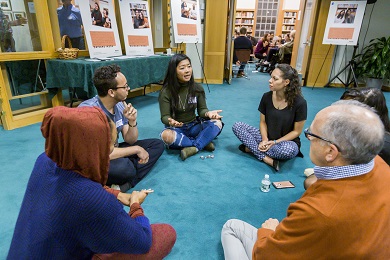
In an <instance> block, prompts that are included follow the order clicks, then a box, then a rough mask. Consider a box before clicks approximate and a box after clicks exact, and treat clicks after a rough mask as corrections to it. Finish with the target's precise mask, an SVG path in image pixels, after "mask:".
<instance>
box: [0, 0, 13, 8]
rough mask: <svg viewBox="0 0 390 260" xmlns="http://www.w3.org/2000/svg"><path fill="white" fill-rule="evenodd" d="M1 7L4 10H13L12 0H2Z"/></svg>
mask: <svg viewBox="0 0 390 260" xmlns="http://www.w3.org/2000/svg"><path fill="white" fill-rule="evenodd" d="M0 7H1V9H2V10H3V11H11V10H12V8H11V2H10V0H0Z"/></svg>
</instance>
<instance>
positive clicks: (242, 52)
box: [233, 49, 251, 79]
mask: <svg viewBox="0 0 390 260" xmlns="http://www.w3.org/2000/svg"><path fill="white" fill-rule="evenodd" d="M234 51H235V53H236V56H237V59H238V60H239V61H240V62H241V64H246V65H245V70H244V78H246V79H249V77H248V75H249V73H248V71H249V66H250V65H249V64H248V62H249V61H250V59H251V50H250V49H235V50H234ZM239 67H240V66H237V65H233V71H234V70H235V69H237V71H238V69H239Z"/></svg>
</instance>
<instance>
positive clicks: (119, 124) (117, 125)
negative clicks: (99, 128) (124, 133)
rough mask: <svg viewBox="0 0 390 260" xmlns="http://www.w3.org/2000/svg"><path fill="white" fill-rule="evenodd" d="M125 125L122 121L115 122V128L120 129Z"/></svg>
mask: <svg viewBox="0 0 390 260" xmlns="http://www.w3.org/2000/svg"><path fill="white" fill-rule="evenodd" d="M122 125H123V122H122V119H119V120H118V121H116V122H115V126H116V127H117V128H118V127H120V126H122Z"/></svg>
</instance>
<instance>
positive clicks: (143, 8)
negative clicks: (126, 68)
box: [119, 0, 154, 56]
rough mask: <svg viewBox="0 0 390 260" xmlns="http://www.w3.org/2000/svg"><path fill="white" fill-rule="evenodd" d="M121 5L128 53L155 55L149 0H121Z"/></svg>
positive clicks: (130, 54) (132, 54) (131, 54)
mask: <svg viewBox="0 0 390 260" xmlns="http://www.w3.org/2000/svg"><path fill="white" fill-rule="evenodd" d="M119 7H120V13H121V21H122V28H123V38H124V42H125V45H126V55H128V56H135V55H153V54H154V49H153V38H152V31H151V29H150V27H151V25H150V18H151V17H150V12H149V5H148V1H142V0H138V1H136V0H121V1H120V2H119Z"/></svg>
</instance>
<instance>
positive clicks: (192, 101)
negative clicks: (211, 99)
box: [188, 97, 198, 104]
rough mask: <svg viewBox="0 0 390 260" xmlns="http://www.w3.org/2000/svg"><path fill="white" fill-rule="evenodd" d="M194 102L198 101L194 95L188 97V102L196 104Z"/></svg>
mask: <svg viewBox="0 0 390 260" xmlns="http://www.w3.org/2000/svg"><path fill="white" fill-rule="evenodd" d="M196 103H198V100H197V99H196V97H193V98H189V99H188V104H196Z"/></svg>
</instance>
